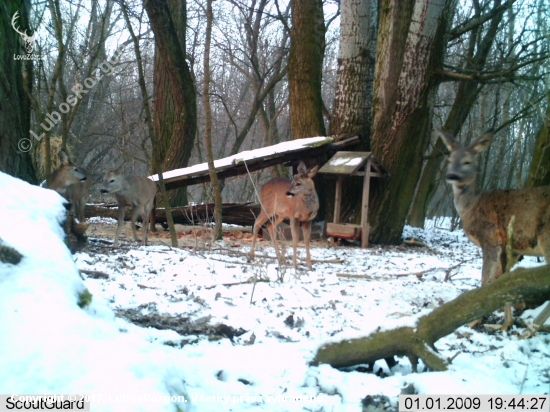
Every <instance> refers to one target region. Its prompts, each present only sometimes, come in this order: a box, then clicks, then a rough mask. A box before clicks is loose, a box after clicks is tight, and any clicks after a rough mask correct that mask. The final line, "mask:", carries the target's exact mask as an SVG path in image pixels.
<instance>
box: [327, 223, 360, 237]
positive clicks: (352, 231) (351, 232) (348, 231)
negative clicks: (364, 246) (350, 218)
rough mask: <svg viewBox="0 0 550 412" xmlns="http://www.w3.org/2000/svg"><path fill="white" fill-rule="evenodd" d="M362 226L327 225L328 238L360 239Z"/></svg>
mask: <svg viewBox="0 0 550 412" xmlns="http://www.w3.org/2000/svg"><path fill="white" fill-rule="evenodd" d="M360 235H361V226H359V225H354V224H351V223H344V224H342V223H338V224H337V223H327V236H331V237H336V238H340V239H359V236H360Z"/></svg>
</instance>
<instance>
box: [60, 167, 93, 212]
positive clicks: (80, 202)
mask: <svg viewBox="0 0 550 412" xmlns="http://www.w3.org/2000/svg"><path fill="white" fill-rule="evenodd" d="M80 171H81V172H82V173H84V175H86V180H85V181H83V182H79V183H74V184H72V185H70V186H69V187H68V188H67V193H66V197H67V199H69V201H70V202H71V205H72V207H73V210H74V214H75V217H76V218H77V219H78V220H79V221H80V222H84V218H85V213H84V212H85V210H86V202H87V201H88V198H89V197H90V192H91V190H92V186H93V184H94V181H93V180H92V176H91V175H90V174H89V173H88V171H87V170H86V169H84V168H82V167H81V168H80Z"/></svg>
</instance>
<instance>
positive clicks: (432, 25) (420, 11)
mask: <svg viewBox="0 0 550 412" xmlns="http://www.w3.org/2000/svg"><path fill="white" fill-rule="evenodd" d="M455 6H456V0H406V1H403V2H399V4H398V3H396V2H394V1H390V0H384V1H382V6H381V12H380V13H381V14H380V30H379V32H378V36H379V37H378V52H377V56H376V72H375V73H376V74H375V85H374V101H373V113H374V123H373V135H372V151H373V153H374V156H375V157H376V158H377V159H378V160H379V161H380V162H381V163H382V164H383V165H384V166H385V167H386V168H387V169H388V171H389V172H390V173H391V177H389V178H387V179H376V180H374V181H373V184H372V185H371V187H373V189H374V190H373V196H372V202H371V207H370V216H369V222H370V226H371V228H372V231H371V234H372V237H373V242H374V243H382V244H397V243H399V242H400V241H401V234H402V232H403V227H404V225H405V220H406V217H407V215H408V212H409V207H410V205H411V202H412V199H413V197H414V192H415V188H416V184H417V181H418V178H419V177H420V173H421V169H422V156H423V154H424V152H425V150H426V148H427V144H428V141H429V138H430V135H431V119H432V107H433V102H434V98H435V92H436V90H437V86H438V78H437V76H436V73H437V72H438V71H439V70H441V68H442V65H443V59H444V55H445V51H446V48H447V39H448V34H449V31H450V24H451V21H452V16H453V12H454V9H455Z"/></svg>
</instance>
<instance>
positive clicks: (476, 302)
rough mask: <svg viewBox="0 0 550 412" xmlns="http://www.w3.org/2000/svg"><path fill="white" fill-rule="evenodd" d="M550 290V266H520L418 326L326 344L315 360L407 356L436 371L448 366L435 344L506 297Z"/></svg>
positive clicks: (355, 361) (353, 361) (338, 362)
mask: <svg viewBox="0 0 550 412" xmlns="http://www.w3.org/2000/svg"><path fill="white" fill-rule="evenodd" d="M549 295H550V266H543V267H539V268H534V269H518V270H515V271H514V272H511V273H510V272H508V273H506V274H504V275H503V276H501V277H500V278H499V279H497V280H495V281H493V282H491V283H489V284H487V285H485V286H482V287H480V288H478V289H475V290H471V291H468V292H465V293H463V294H462V295H460V296H459V297H457V298H456V299H454V300H452V301H450V302H448V303H446V304H444V305H441V306H440V307H438V308H437V309H435V310H434V311H432V312H431V313H430V314H428V315H426V316H423V317H421V318H420V319H419V320H418V322H417V324H416V326H415V327H414V328H413V327H400V328H397V329H393V330H389V331H385V332H375V333H373V334H371V335H370V336H367V337H365V338H360V339H346V340H344V341H342V342H337V343H329V344H327V345H324V346H322V347H321V348H320V349H319V350H318V351H317V354H316V355H315V359H314V360H313V362H312V363H313V364H314V365H319V364H321V363H327V364H329V365H331V366H333V367H335V368H341V367H347V366H354V365H359V364H370V365H372V364H373V363H374V362H375V361H377V360H379V359H385V358H392V357H393V356H407V357H408V358H409V360H410V361H411V364H412V365H413V370H416V366H417V363H418V360H419V359H422V361H423V362H424V364H425V365H426V366H427V367H428V368H430V369H431V370H434V371H443V370H446V369H447V366H448V364H449V360H447V359H444V358H443V357H442V356H441V355H440V354H439V353H438V352H437V349H436V348H435V346H434V344H435V342H436V341H437V340H439V339H440V338H442V337H444V336H447V335H448V334H450V333H452V332H453V331H455V330H456V329H457V328H459V327H460V326H462V325H465V324H467V323H468V322H471V321H473V320H476V319H479V318H481V317H483V316H487V315H489V314H491V313H493V312H494V311H495V310H497V309H498V308H501V307H503V306H504V305H505V304H506V303H516V302H520V301H523V300H525V299H526V298H529V297H538V298H540V297H542V296H549Z"/></svg>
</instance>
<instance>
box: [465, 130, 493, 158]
mask: <svg viewBox="0 0 550 412" xmlns="http://www.w3.org/2000/svg"><path fill="white" fill-rule="evenodd" d="M494 135H495V132H493V131H492V130H491V131H489V132H487V133H485V134H482V135H481V136H479V137H478V138H477V139H476V140H474V141H473V142H472V144H471V145H470V147H468V151H469V152H470V153H472V154H477V153H479V152H483V151H484V150H485V149H487V148H488V147H489V146H491V143H493V136H494Z"/></svg>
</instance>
